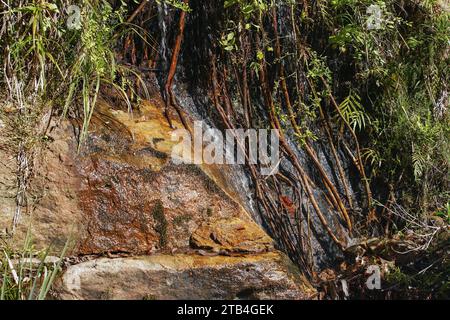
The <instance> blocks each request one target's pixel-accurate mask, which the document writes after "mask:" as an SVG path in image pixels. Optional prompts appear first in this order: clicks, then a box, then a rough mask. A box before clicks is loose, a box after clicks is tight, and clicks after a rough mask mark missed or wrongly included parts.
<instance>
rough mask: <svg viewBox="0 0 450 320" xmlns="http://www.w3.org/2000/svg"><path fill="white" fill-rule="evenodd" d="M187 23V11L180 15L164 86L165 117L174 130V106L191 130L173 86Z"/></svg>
mask: <svg viewBox="0 0 450 320" xmlns="http://www.w3.org/2000/svg"><path fill="white" fill-rule="evenodd" d="M183 2H184V3H185V4H188V3H189V0H183ZM185 22H186V12H185V11H181V14H180V21H179V24H178V27H179V29H178V34H177V37H176V39H175V45H174V47H173V53H172V59H171V62H170V68H169V73H168V74H167V80H166V84H165V85H164V95H163V98H164V103H165V107H164V115H165V117H166V119H167V121H168V123H169V126H170V127H171V128H172V129H173V128H174V127H173V124H172V120H171V119H170V114H169V107H170V106H171V105H172V106H173V107H174V108H175V110H176V111H177V113H178V116H179V117H180V120H181V122H182V123H183V126H184V127H185V128H186V129H189V126H188V124H187V122H186V119H185V117H184V115H183V111H182V110H181V108H180V107H179V106H178V104H177V102H176V100H175V96H174V94H173V91H172V84H173V78H174V77H175V73H176V70H177V64H178V57H179V55H180V50H181V42H182V41H183V35H184V27H185Z"/></svg>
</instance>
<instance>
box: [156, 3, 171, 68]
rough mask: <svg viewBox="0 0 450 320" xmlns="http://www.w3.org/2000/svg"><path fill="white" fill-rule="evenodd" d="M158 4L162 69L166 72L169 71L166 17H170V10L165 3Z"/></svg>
mask: <svg viewBox="0 0 450 320" xmlns="http://www.w3.org/2000/svg"><path fill="white" fill-rule="evenodd" d="M157 3H158V25H159V29H160V31H161V41H160V46H159V56H160V63H161V69H162V70H163V71H164V73H165V71H166V70H167V24H166V17H167V16H168V8H167V4H166V3H165V2H163V1H161V2H159V1H158V2H157Z"/></svg>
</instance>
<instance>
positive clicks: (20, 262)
mask: <svg viewBox="0 0 450 320" xmlns="http://www.w3.org/2000/svg"><path fill="white" fill-rule="evenodd" d="M68 245H69V242H66V245H65V247H64V248H63V250H62V252H61V256H60V257H59V258H58V259H57V261H47V259H48V258H49V255H48V254H49V252H50V247H49V248H47V249H46V250H43V251H37V250H36V249H35V247H34V244H33V239H32V236H31V234H30V232H28V234H27V237H26V239H25V242H24V247H23V249H22V250H21V251H20V252H19V253H17V252H15V251H14V250H12V249H11V248H10V247H9V246H8V245H7V243H4V244H2V245H1V246H0V248H1V253H0V271H1V278H0V300H44V299H46V298H47V297H48V295H49V292H50V289H51V287H52V285H53V283H54V281H55V279H56V276H57V275H58V274H59V272H60V271H61V267H62V263H63V258H64V256H65V254H66V251H67V249H68Z"/></svg>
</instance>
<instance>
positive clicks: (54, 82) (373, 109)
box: [0, 0, 450, 295]
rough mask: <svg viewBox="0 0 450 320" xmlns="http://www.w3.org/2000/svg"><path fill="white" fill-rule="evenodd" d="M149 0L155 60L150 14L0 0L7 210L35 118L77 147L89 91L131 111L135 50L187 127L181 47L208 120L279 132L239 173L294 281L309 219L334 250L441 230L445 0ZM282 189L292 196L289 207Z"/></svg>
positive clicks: (23, 170)
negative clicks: (162, 16) (265, 164)
mask: <svg viewBox="0 0 450 320" xmlns="http://www.w3.org/2000/svg"><path fill="white" fill-rule="evenodd" d="M74 4H75V5H78V7H79V8H81V11H80V16H79V18H80V19H77V13H76V12H77V11H76V9H74V8H72V9H73V10H69V11H68V10H67V9H68V8H69V5H74ZM157 5H158V6H162V5H170V6H172V7H173V8H174V10H173V11H172V12H171V17H170V18H171V20H169V19H168V21H170V23H171V25H170V26H169V31H171V33H172V36H170V37H168V38H170V40H171V42H172V43H173V49H172V50H171V53H172V56H171V59H170V63H169V62H168V61H162V60H164V59H165V58H166V57H160V56H159V49H158V48H156V49H155V47H157V46H158V44H157V43H158V41H159V40H160V43H161V45H164V46H165V45H166V43H168V39H162V37H163V35H162V34H161V32H160V29H159V28H160V27H161V26H160V25H158V22H155V21H151V19H141V18H139V17H140V15H141V14H142V13H143V12H145V10H150V11H151V10H153V9H151V8H150V5H147V9H144V6H145V3H144V2H142V3H140V4H139V3H129V4H127V3H125V2H123V1H107V0H79V1H75V3H69V2H68V1H66V0H59V1H54V2H53V3H48V2H45V1H35V0H27V1H22V2H18V1H10V0H8V1H4V2H3V3H2V5H1V7H0V8H1V9H0V13H1V16H0V17H1V22H0V36H1V37H0V39H1V40H0V62H1V65H2V66H4V67H3V68H2V69H1V70H0V90H1V91H0V94H1V95H2V96H4V97H5V100H6V101H7V102H6V103H5V106H13V109H14V114H15V118H13V119H15V120H14V121H16V122H17V123H21V124H26V125H22V126H18V127H19V128H28V129H23V130H20V134H18V136H17V137H16V139H15V140H14V142H13V143H12V145H15V146H17V150H16V151H15V152H16V153H17V154H18V158H19V159H22V160H21V162H20V164H19V167H18V170H17V171H18V175H19V176H20V177H21V178H20V179H19V190H21V192H20V193H18V197H17V203H18V207H20V206H21V204H22V203H23V202H24V197H25V196H26V189H27V181H28V178H27V177H28V175H27V174H28V172H29V170H28V167H27V166H28V165H27V164H28V163H31V162H32V161H31V158H30V157H31V156H32V152H31V149H32V148H33V145H34V144H35V142H36V140H40V139H39V138H38V139H36V138H35V137H42V136H45V130H46V126H45V125H34V124H35V123H36V124H39V123H40V122H42V121H44V120H45V121H49V120H48V118H49V117H50V116H55V115H56V116H68V117H70V118H72V119H75V120H76V121H78V122H79V123H80V129H79V138H80V146H81V144H82V142H83V141H84V139H85V138H86V136H87V132H88V126H89V122H90V120H91V117H92V114H93V111H94V108H95V105H96V101H97V99H98V96H99V95H100V93H101V90H102V89H104V88H109V89H111V90H115V91H116V92H117V93H118V94H119V95H120V96H122V98H123V100H124V101H125V104H126V106H127V108H128V110H131V108H132V106H133V103H132V100H133V99H134V98H135V97H136V96H139V95H140V92H139V90H138V89H137V87H144V88H146V85H145V81H144V80H143V77H142V76H141V73H140V72H138V71H136V69H137V67H139V66H138V64H139V63H138V61H140V60H147V61H152V62H153V66H155V65H156V64H157V63H160V64H164V63H166V64H168V66H167V70H165V69H163V70H162V73H163V75H162V76H161V79H162V81H160V82H161V83H160V86H161V88H162V90H161V93H162V95H163V97H164V99H165V102H166V105H165V109H166V110H165V111H166V115H167V114H168V108H169V107H172V106H173V107H174V108H175V109H176V111H177V113H178V115H179V117H180V118H181V121H182V122H183V124H185V126H186V127H188V125H187V123H186V121H185V119H184V116H183V114H184V112H183V108H182V106H180V104H179V103H178V102H177V99H176V97H175V95H174V93H173V92H172V87H173V81H174V79H175V73H176V72H177V70H178V71H179V70H180V68H178V69H177V66H178V64H179V60H181V63H184V64H186V63H188V62H186V61H189V59H190V58H192V59H200V60H199V61H200V62H201V63H203V64H204V66H203V67H199V68H198V69H199V70H201V71H200V72H203V71H205V74H207V77H205V76H202V77H198V76H195V73H194V72H196V71H195V70H189V69H195V68H185V69H187V70H183V71H184V72H185V74H184V78H188V79H187V81H188V82H189V81H190V82H193V83H195V84H196V85H198V86H201V87H202V88H203V89H204V90H205V92H206V93H207V95H208V97H209V98H210V106H211V109H214V114H215V115H216V117H217V118H218V119H219V120H218V122H220V126H221V127H223V128H250V127H254V128H261V127H264V128H274V129H278V130H279V136H280V142H281V152H282V153H283V156H284V158H283V159H284V160H283V162H282V169H283V170H281V173H280V174H279V175H276V176H274V177H271V178H268V179H265V178H264V179H262V178H261V177H260V176H259V175H258V170H256V169H257V168H256V166H254V165H248V167H247V168H246V169H247V172H248V173H249V176H250V177H251V178H252V180H253V185H254V190H255V193H256V198H257V204H258V208H259V210H260V211H261V215H262V216H263V220H264V223H265V224H266V226H267V228H268V230H269V231H270V233H271V234H272V235H273V236H274V237H275V238H276V239H277V240H278V241H279V242H280V245H281V247H282V248H283V249H284V250H285V251H286V252H288V253H289V255H290V256H291V258H292V259H293V260H294V261H295V262H296V263H297V264H298V265H300V266H301V267H302V269H303V270H305V271H306V272H307V273H308V274H309V276H310V278H313V277H314V271H313V269H314V259H313V252H312V250H313V249H312V247H313V246H312V242H311V234H312V230H311V221H318V222H319V223H320V225H321V229H323V231H324V233H326V234H327V236H328V237H329V238H330V239H331V241H332V243H333V244H334V246H335V247H336V250H340V251H341V252H345V251H346V249H347V248H348V243H347V240H346V238H345V237H344V236H343V235H344V234H348V235H350V236H351V237H353V238H355V239H356V238H358V239H366V238H371V237H379V238H383V237H384V238H393V237H398V238H399V239H400V240H404V237H403V235H404V234H408V237H409V238H408V241H413V242H414V243H415V244H416V246H415V247H414V248H413V250H415V251H428V250H431V249H432V248H435V247H436V246H437V247H439V246H440V242H442V241H446V239H447V238H446V237H442V236H441V234H442V233H443V232H444V233H448V223H449V219H450V218H449V217H450V213H449V198H450V194H449V184H450V180H449V178H450V177H449V169H450V145H449V144H450V142H449V141H450V139H449V138H450V134H449V133H450V132H449V130H450V129H449V128H450V125H449V123H450V122H449V117H450V115H449V111H448V105H449V93H448V90H449V88H448V83H450V75H449V68H448V66H449V62H450V61H449V41H450V40H449V34H450V30H449V29H450V22H449V21H450V19H449V18H450V17H449V10H448V7H446V6H445V3H442V2H441V1H438V0H425V1H419V0H406V1H400V0H384V1H381V0H321V1H311V2H310V1H292V0H278V1H269V0H225V1H224V2H223V6H222V4H221V5H220V6H219V5H218V4H217V3H202V4H197V3H191V4H190V3H189V1H187V0H185V1H178V0H177V1H174V0H165V1H157ZM160 8H161V7H160ZM196 10H202V14H203V17H202V18H198V17H197V19H198V20H199V21H200V22H198V21H196V23H197V24H196V26H197V27H198V26H199V25H200V26H201V28H199V29H202V30H200V31H198V32H201V31H203V29H204V30H206V31H204V32H207V34H202V35H203V36H204V37H198V34H196V36H197V37H194V36H192V35H191V37H187V35H186V34H185V33H186V31H185V24H186V23H189V17H190V15H195V14H196ZM186 20H187V21H188V22H186ZM162 22H164V23H166V21H162ZM191 22H192V21H191ZM201 23H203V24H207V25H206V26H205V25H201ZM203 27H204V28H203ZM164 35H165V34H164ZM184 37H185V38H184ZM196 39H197V40H196ZM194 40H195V41H197V42H196V43H192V41H194ZM189 41H191V42H189ZM136 48H138V49H136ZM136 51H139V52H136ZM193 51H195V52H193ZM149 52H150V53H149ZM152 53H153V55H154V56H153V57H149V56H150V55H151V54H152ZM188 54H190V55H191V56H188ZM137 55H142V56H145V59H144V58H142V57H141V58H140V59H138V58H137ZM183 55H184V56H183ZM180 56H182V57H183V59H180ZM199 78H201V79H199ZM133 81H134V82H138V83H140V84H141V85H136V83H133ZM5 110H6V107H5V108H4V110H2V111H1V113H5V112H6V111H5ZM45 115H47V116H45ZM10 118H11V117H10ZM167 118H168V120H169V117H167ZM30 119H34V122H33V125H30V122H31V120H30ZM169 123H170V120H169ZM170 124H171V123H170ZM30 128H31V129H30ZM37 131H38V132H37ZM30 137H33V138H32V139H31V138H30ZM324 158H326V159H325V160H324ZM330 163H331V164H332V165H331V166H332V168H331V169H332V170H331V169H330V168H329V167H330ZM333 172H335V174H333ZM355 180H356V181H357V182H356V183H354V182H352V181H355ZM317 190H318V191H317ZM285 195H288V196H289V197H290V198H292V202H293V203H295V204H296V205H295V206H293V207H295V208H296V209H295V210H294V211H295V212H294V213H293V214H292V213H290V211H289V210H288V209H286V204H285V202H286V201H285V200H283V199H285V198H286V197H285ZM304 199H307V200H306V204H305V200H304ZM321 199H322V200H321ZM328 212H332V213H333V215H334V216H333V218H335V219H336V220H337V221H339V223H338V224H335V223H332V222H330V219H329V217H328ZM16 215H17V219H18V217H19V216H20V210H18V212H17V213H16ZM152 215H153V217H154V219H155V220H156V221H157V226H156V230H157V232H158V233H159V234H160V241H161V242H160V245H161V247H164V246H165V244H166V237H167V235H166V229H167V221H166V218H165V216H164V212H163V208H162V204H161V203H160V202H158V203H156V205H155V208H154V209H153V212H152ZM313 217H314V218H313ZM15 221H16V218H15ZM330 251H332V250H331V248H330ZM24 252H28V251H26V250H25V251H24ZM433 252H434V254H442V252H445V250H444V251H439V253H437V251H433ZM5 257H6V258H7V256H6V252H5ZM4 270H6V268H4ZM416 271H417V270H416ZM402 272H403V271H401V272H400V271H399V272H398V273H396V274H397V275H398V276H401V274H402ZM411 272H412V271H411ZM414 272H415V271H414ZM439 272H440V271H439V270H436V274H438V275H441V273H439ZM5 276H6V275H5ZM438 279H439V281H440V279H441V278H440V276H438ZM3 283H9V282H5V281H4V282H3ZM433 283H434V282H433ZM2 292H3V291H2ZM19 295H20V294H19Z"/></svg>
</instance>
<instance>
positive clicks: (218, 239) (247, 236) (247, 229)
mask: <svg viewBox="0 0 450 320" xmlns="http://www.w3.org/2000/svg"><path fill="white" fill-rule="evenodd" d="M191 244H192V246H193V247H195V248H200V249H207V250H212V251H214V252H219V253H222V254H236V253H260V252H266V251H269V250H271V249H273V240H272V239H271V238H270V237H269V236H268V235H267V234H266V233H265V232H264V231H263V230H262V229H261V228H260V227H259V226H257V225H256V224H255V223H253V222H248V221H243V220H241V219H239V218H231V219H219V220H216V221H213V222H211V223H208V224H205V225H203V226H201V227H200V228H198V229H197V230H196V231H195V232H194V233H193V234H192V236H191Z"/></svg>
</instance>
